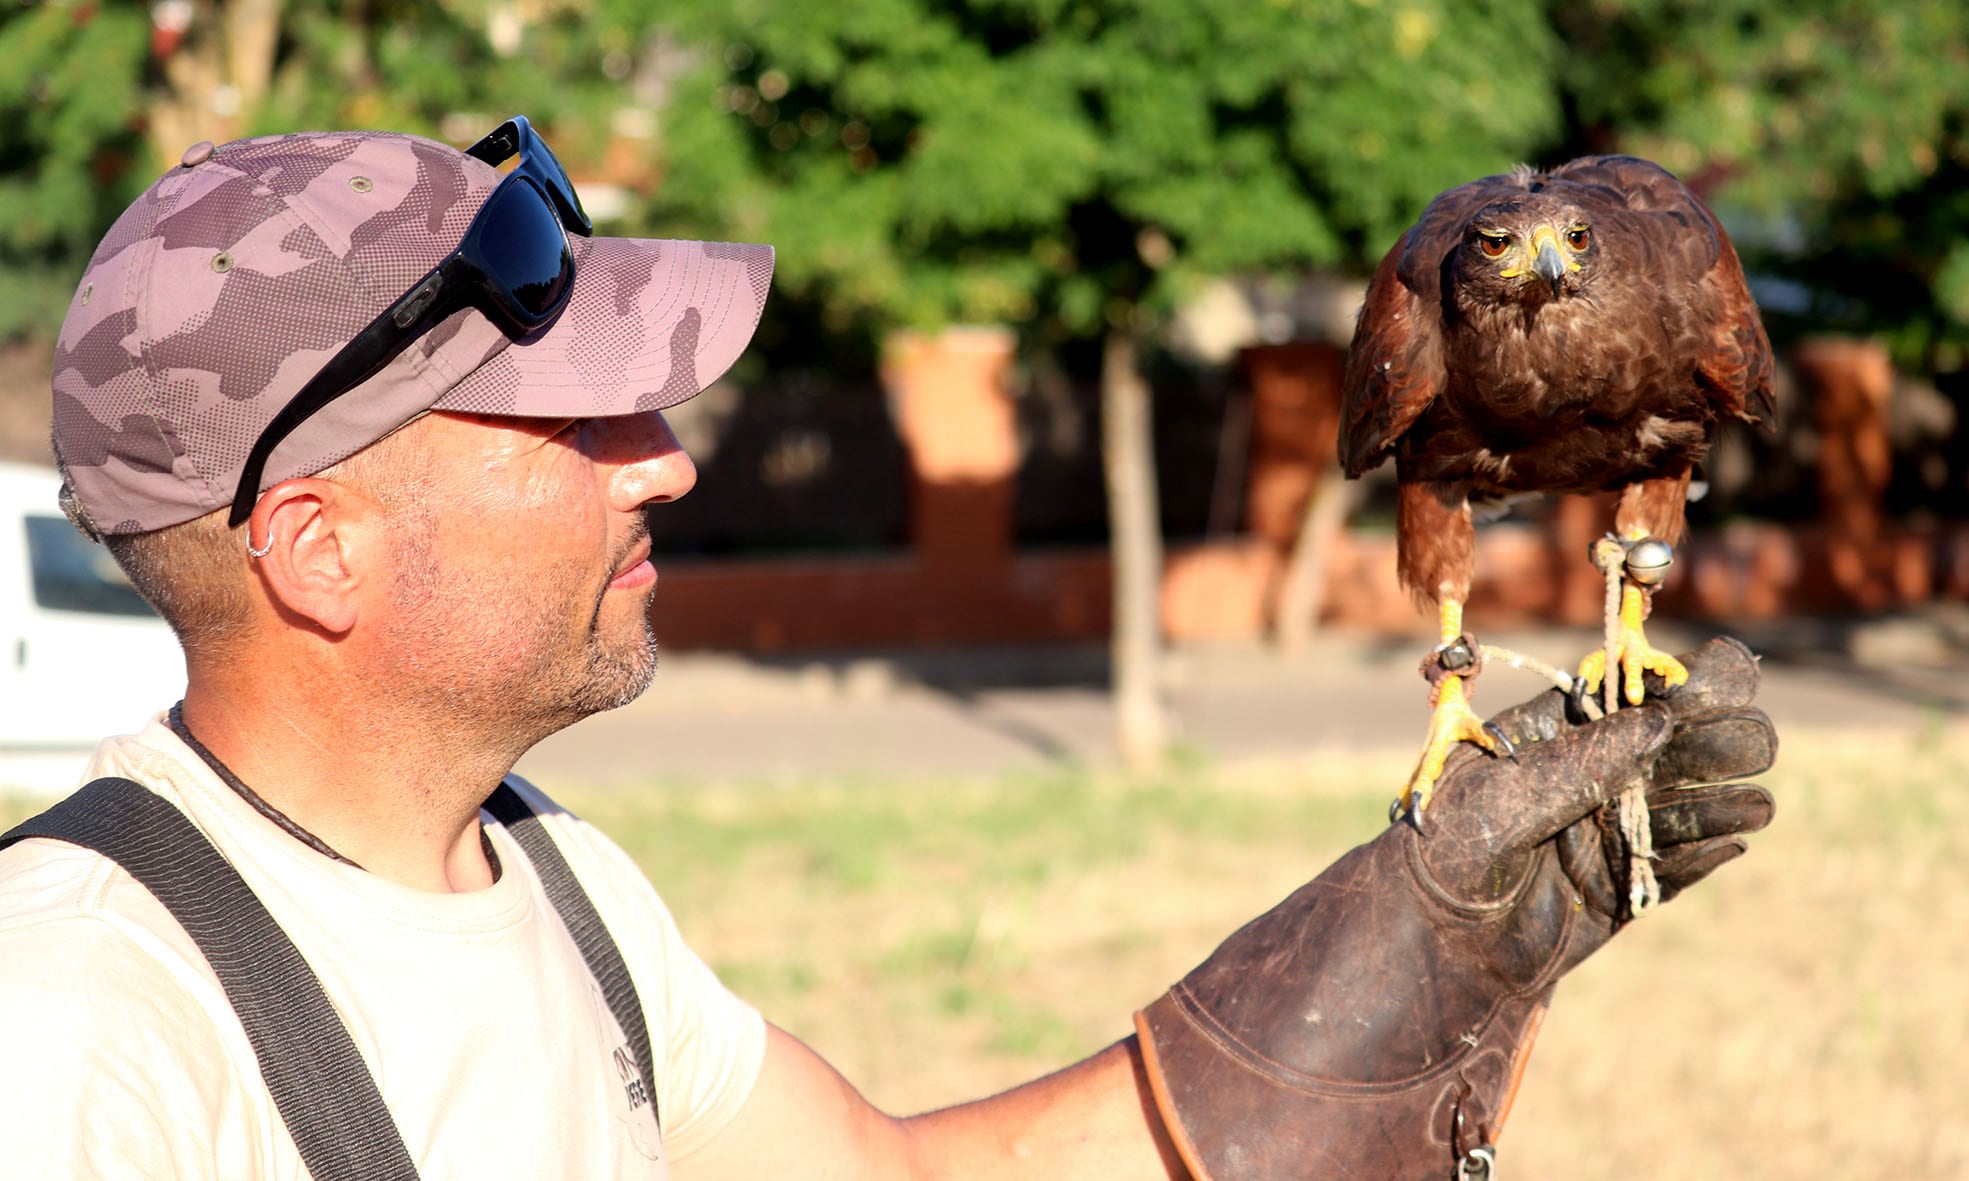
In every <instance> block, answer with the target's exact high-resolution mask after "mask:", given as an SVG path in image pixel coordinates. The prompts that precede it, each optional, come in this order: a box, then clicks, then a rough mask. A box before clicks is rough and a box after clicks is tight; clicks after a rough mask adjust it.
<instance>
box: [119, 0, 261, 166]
mask: <svg viewBox="0 0 1969 1181" xmlns="http://www.w3.org/2000/svg"><path fill="white" fill-rule="evenodd" d="M281 8H282V0H231V2H230V3H227V4H223V5H221V4H216V3H214V2H213V0H199V2H198V3H196V4H195V5H193V7H192V9H191V12H190V18H189V19H190V23H189V25H188V26H187V27H186V28H185V29H183V30H182V34H183V40H182V41H178V40H173V41H171V42H170V43H169V45H168V47H163V46H159V45H158V44H157V43H155V42H154V43H153V46H154V51H156V49H159V48H162V50H163V51H162V52H161V53H159V54H158V56H159V58H160V60H159V62H158V65H159V73H160V75H161V76H162V78H163V82H164V84H163V86H161V87H158V88H156V89H154V90H153V91H152V93H151V101H150V109H149V111H148V112H147V113H146V114H147V122H148V124H149V135H150V141H151V150H152V151H154V152H156V153H157V158H158V161H159V162H160V163H163V164H171V163H175V162H176V161H177V159H178V157H179V156H180V155H181V154H183V152H184V150H185V149H186V148H188V147H190V146H191V145H192V144H194V143H196V142H198V141H199V140H202V139H209V140H212V141H214V142H216V143H223V142H225V141H227V140H230V139H236V138H238V136H239V134H240V132H241V131H242V129H244V128H246V127H248V126H251V124H252V122H253V117H254V114H255V112H256V111H258V109H259V106H260V103H261V101H262V100H263V99H265V98H266V94H267V88H268V86H269V85H271V83H272V79H273V68H274V56H275V52H276V50H277V48H278V46H279V40H280V20H281Z"/></svg>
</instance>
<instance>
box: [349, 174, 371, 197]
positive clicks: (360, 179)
mask: <svg viewBox="0 0 1969 1181" xmlns="http://www.w3.org/2000/svg"><path fill="white" fill-rule="evenodd" d="M349 187H350V188H352V189H354V190H355V191H356V192H358V193H366V192H368V191H369V190H371V189H373V188H375V187H376V182H375V181H373V180H370V179H369V178H368V177H366V176H352V177H350V178H349Z"/></svg>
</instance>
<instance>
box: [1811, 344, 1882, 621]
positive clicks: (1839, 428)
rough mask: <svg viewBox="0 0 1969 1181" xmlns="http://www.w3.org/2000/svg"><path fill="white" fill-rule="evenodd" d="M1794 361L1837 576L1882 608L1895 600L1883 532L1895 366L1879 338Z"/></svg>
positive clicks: (1851, 591)
mask: <svg viewBox="0 0 1969 1181" xmlns="http://www.w3.org/2000/svg"><path fill="white" fill-rule="evenodd" d="M1792 362H1793V365H1794V366H1795V368H1796V369H1797V373H1798V380H1799V381H1800V382H1801V383H1802V384H1803V385H1804V386H1805V388H1806V389H1807V390H1808V391H1810V393H1811V398H1812V406H1813V417H1814V418H1815V420H1816V425H1817V426H1818V430H1819V468H1818V484H1819V511H1820V514H1821V519H1822V520H1823V522H1824V525H1825V537H1826V562H1827V564H1828V566H1829V567H1830V571H1831V574H1832V580H1833V582H1834V583H1835V584H1836V585H1837V586H1838V587H1839V589H1840V591H1841V592H1843V593H1844V595H1845V597H1846V599H1847V600H1848V602H1849V603H1850V604H1851V605H1853V606H1856V607H1861V608H1877V607H1881V606H1883V605H1885V603H1886V602H1887V600H1888V599H1889V598H1890V597H1891V580H1890V579H1889V577H1888V574H1887V571H1885V570H1884V569H1883V568H1882V566H1883V564H1884V563H1883V559H1884V558H1885V556H1886V553H1887V547H1886V545H1885V544H1884V541H1885V539H1884V538H1883V537H1882V536H1881V534H1882V532H1883V530H1884V528H1885V526H1886V523H1887V509H1886V499H1887V483H1888V481H1889V479H1890V478H1891V477H1892V474H1893V473H1892V468H1893V462H1894V458H1893V449H1892V446H1891V444H1890V442H1889V440H1888V436H1887V402H1888V399H1889V398H1891V397H1892V396H1893V393H1894V367H1893V363H1892V362H1891V361H1890V360H1889V359H1888V357H1887V350H1886V349H1885V348H1882V347H1881V345H1880V344H1879V342H1877V341H1871V340H1836V339H1824V340H1811V341H1806V342H1805V343H1803V344H1801V345H1799V346H1798V349H1797V352H1796V353H1795V354H1794V355H1793V359H1792Z"/></svg>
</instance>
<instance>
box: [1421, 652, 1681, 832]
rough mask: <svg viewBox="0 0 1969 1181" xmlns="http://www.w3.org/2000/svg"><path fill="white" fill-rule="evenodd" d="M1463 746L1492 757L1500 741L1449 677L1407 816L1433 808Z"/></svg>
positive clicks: (1456, 678)
mask: <svg viewBox="0 0 1969 1181" xmlns="http://www.w3.org/2000/svg"><path fill="white" fill-rule="evenodd" d="M1686 675H1687V674H1684V676H1686ZM1459 742H1474V743H1476V744H1477V745H1478V746H1481V747H1483V748H1484V749H1485V750H1487V751H1490V752H1492V753H1497V750H1498V742H1497V737H1496V736H1495V735H1494V734H1492V733H1491V732H1490V731H1489V730H1486V729H1485V728H1484V720H1483V719H1482V718H1480V717H1478V716H1477V714H1476V711H1475V710H1473V709H1471V708H1470V703H1469V699H1468V698H1467V697H1466V696H1465V694H1464V691H1463V678H1462V677H1459V676H1447V677H1444V678H1443V680H1442V684H1441V686H1440V687H1439V688H1438V689H1437V691H1436V708H1435V712H1433V713H1432V714H1430V715H1429V740H1428V742H1427V743H1426V744H1424V746H1423V747H1422V757H1421V758H1420V759H1419V760H1417V761H1416V764H1415V772H1414V773H1413V774H1412V775H1410V776H1409V777H1408V785H1407V786H1405V787H1403V788H1402V794H1401V799H1400V800H1399V801H1398V802H1397V806H1398V807H1399V808H1400V809H1401V811H1402V812H1403V813H1404V814H1413V815H1416V816H1420V815H1421V814H1422V812H1423V810H1424V809H1426V808H1427V807H1428V806H1429V797H1430V796H1431V795H1433V794H1434V793H1435V790H1436V780H1437V779H1439V778H1441V777H1442V773H1443V764H1444V763H1446V762H1448V761H1449V752H1450V751H1451V750H1454V749H1455V747H1456V744H1457V743H1459Z"/></svg>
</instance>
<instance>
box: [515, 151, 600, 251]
mask: <svg viewBox="0 0 1969 1181" xmlns="http://www.w3.org/2000/svg"><path fill="white" fill-rule="evenodd" d="M524 160H525V163H524V165H523V167H525V168H527V169H528V170H529V171H530V172H531V173H532V175H533V176H534V177H535V178H536V179H537V180H539V181H540V183H541V184H543V185H545V186H546V187H547V188H548V189H549V190H551V191H550V192H549V194H548V196H549V197H550V198H551V199H553V200H555V201H558V202H559V203H560V205H561V207H562V212H563V214H566V215H571V216H572V218H573V220H574V221H575V222H576V223H578V224H577V225H576V226H575V227H574V230H575V232H576V233H581V234H585V233H587V232H588V231H589V230H590V229H592V228H593V227H592V225H591V224H590V222H589V221H588V211H587V210H585V209H583V208H581V197H580V195H579V194H577V193H576V192H575V191H574V184H573V182H572V181H570V180H568V178H567V169H565V168H562V167H561V162H560V159H559V158H558V157H556V156H555V155H554V150H553V149H552V148H550V147H548V146H547V141H546V140H544V139H541V138H540V137H539V136H537V135H534V136H529V137H528V138H527V144H526V155H525V157H524Z"/></svg>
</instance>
